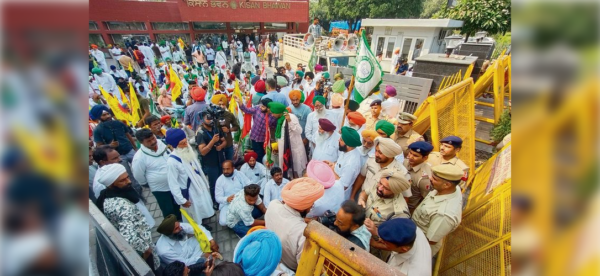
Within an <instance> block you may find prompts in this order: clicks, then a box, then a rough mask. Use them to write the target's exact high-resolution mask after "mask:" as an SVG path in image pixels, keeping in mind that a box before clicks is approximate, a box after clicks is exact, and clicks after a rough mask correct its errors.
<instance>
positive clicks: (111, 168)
mask: <svg viewBox="0 0 600 276" xmlns="http://www.w3.org/2000/svg"><path fill="white" fill-rule="evenodd" d="M126 172H127V171H126V170H125V167H123V165H121V164H110V165H106V166H103V167H101V168H100V169H98V172H96V177H97V179H98V183H100V184H102V185H104V186H106V187H108V186H110V185H112V184H113V183H115V181H116V180H117V178H119V176H121V175H122V174H124V173H126Z"/></svg>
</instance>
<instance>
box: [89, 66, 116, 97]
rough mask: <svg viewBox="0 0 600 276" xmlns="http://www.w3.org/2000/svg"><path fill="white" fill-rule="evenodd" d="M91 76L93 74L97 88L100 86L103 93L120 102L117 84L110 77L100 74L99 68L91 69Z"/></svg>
mask: <svg viewBox="0 0 600 276" xmlns="http://www.w3.org/2000/svg"><path fill="white" fill-rule="evenodd" d="M92 74H94V80H95V82H96V84H97V85H98V86H101V87H102V89H104V91H106V92H108V93H110V94H111V95H113V96H115V97H116V98H117V99H118V100H119V101H122V99H121V93H120V92H119V88H118V87H117V82H116V81H115V79H114V78H113V76H112V75H110V74H107V73H104V72H102V69H100V68H94V69H92Z"/></svg>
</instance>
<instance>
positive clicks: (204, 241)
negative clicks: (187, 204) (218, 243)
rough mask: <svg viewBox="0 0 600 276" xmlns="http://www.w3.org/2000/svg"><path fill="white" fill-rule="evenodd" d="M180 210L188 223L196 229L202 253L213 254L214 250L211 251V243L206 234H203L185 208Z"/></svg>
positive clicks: (195, 233)
mask: <svg viewBox="0 0 600 276" xmlns="http://www.w3.org/2000/svg"><path fill="white" fill-rule="evenodd" d="M179 210H180V211H181V214H182V215H183V216H184V217H185V219H186V220H187V222H188V223H189V224H190V225H191V226H192V228H193V229H194V236H196V239H197V240H198V243H199V244H200V249H201V250H202V252H204V253H209V252H212V249H210V241H209V240H208V237H206V234H204V232H202V230H200V227H198V224H197V223H196V222H195V221H194V220H193V219H192V218H191V217H190V215H188V213H187V212H186V211H185V210H184V209H183V208H181V209H179Z"/></svg>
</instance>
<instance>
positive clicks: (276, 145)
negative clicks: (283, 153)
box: [271, 142, 279, 150]
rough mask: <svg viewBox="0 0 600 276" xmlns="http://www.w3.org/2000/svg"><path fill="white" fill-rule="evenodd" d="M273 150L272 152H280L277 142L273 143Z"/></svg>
mask: <svg viewBox="0 0 600 276" xmlns="http://www.w3.org/2000/svg"><path fill="white" fill-rule="evenodd" d="M271 149H272V150H278V149H279V145H278V144H277V142H275V143H271Z"/></svg>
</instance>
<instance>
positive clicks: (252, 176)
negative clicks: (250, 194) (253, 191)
mask: <svg viewBox="0 0 600 276" xmlns="http://www.w3.org/2000/svg"><path fill="white" fill-rule="evenodd" d="M257 160H258V154H256V152H254V151H252V152H247V153H246V154H244V161H245V163H244V165H242V167H241V168H240V172H241V173H242V174H244V175H245V176H246V177H247V178H248V179H249V180H250V182H248V183H254V184H258V185H259V186H260V194H261V195H264V190H265V184H266V183H267V181H268V180H269V176H268V175H269V171H268V170H267V168H266V167H265V166H264V165H263V164H261V163H258V161H257ZM265 205H266V204H265Z"/></svg>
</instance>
